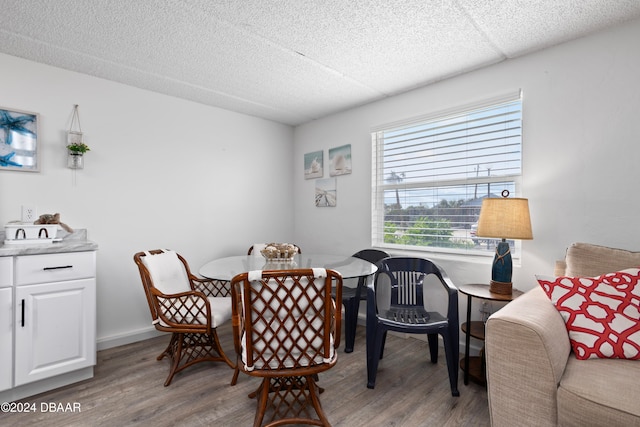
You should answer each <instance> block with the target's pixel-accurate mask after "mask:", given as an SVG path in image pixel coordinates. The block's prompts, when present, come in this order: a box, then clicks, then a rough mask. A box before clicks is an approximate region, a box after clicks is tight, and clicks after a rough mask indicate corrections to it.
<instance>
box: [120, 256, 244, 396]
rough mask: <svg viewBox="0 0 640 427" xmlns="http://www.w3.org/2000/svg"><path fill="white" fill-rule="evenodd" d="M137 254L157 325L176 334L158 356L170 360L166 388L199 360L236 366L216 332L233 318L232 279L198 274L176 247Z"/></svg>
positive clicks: (155, 324)
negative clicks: (203, 276)
mask: <svg viewBox="0 0 640 427" xmlns="http://www.w3.org/2000/svg"><path fill="white" fill-rule="evenodd" d="M133 259H134V261H135V263H136V265H137V266H138V269H139V271H140V278H141V279H142V286H143V287H144V292H145V295H146V297H147V302H148V303H149V309H150V310H151V318H152V323H153V325H154V326H155V328H156V329H157V330H159V331H162V332H170V333H171V340H170V342H169V345H168V346H167V348H166V349H165V350H164V351H163V352H162V353H161V354H160V355H159V356H158V357H157V360H162V359H163V358H164V357H165V356H167V357H168V358H169V359H170V361H171V368H170V370H169V376H168V377H167V380H166V381H165V383H164V385H165V387H166V386H168V385H169V384H171V380H172V379H173V377H174V375H175V374H177V373H178V372H180V371H182V370H183V369H185V368H187V367H189V366H191V365H193V364H195V363H199V362H207V361H211V362H218V361H221V362H225V363H226V364H227V365H229V366H230V367H231V368H234V369H235V368H236V367H235V365H234V363H233V362H232V361H231V360H230V359H229V358H228V357H227V355H226V354H225V353H224V351H223V349H222V346H221V345H220V341H219V339H218V334H217V332H216V328H217V327H218V326H220V325H221V324H223V323H225V322H227V321H228V320H230V319H231V297H230V296H229V294H230V291H229V283H228V282H224V281H218V280H209V279H201V278H198V277H196V276H194V275H193V274H192V273H191V271H190V270H189V265H188V264H187V261H186V260H185V259H184V258H183V257H182V256H180V255H179V254H178V253H176V252H174V251H170V250H164V249H155V250H151V251H146V252H138V253H136V254H135V255H134V256H133ZM236 377H237V375H234V377H233V380H232V382H231V384H232V385H233V384H235V379H236Z"/></svg>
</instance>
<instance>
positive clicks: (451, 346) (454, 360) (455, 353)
mask: <svg viewBox="0 0 640 427" xmlns="http://www.w3.org/2000/svg"><path fill="white" fill-rule="evenodd" d="M447 333H448V331H447ZM442 338H443V341H444V353H445V358H446V359H447V371H449V385H450V386H451V395H452V396H460V392H459V391H458V358H459V357H460V354H459V353H460V352H459V350H458V348H457V346H458V341H457V340H455V341H454V340H452V339H451V337H450V336H448V335H446V334H443V335H442Z"/></svg>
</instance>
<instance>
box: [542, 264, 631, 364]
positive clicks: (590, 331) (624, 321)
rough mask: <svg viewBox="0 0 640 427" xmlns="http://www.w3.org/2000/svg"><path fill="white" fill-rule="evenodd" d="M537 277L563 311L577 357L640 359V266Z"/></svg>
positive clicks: (558, 307)
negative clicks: (583, 274) (591, 274)
mask: <svg viewBox="0 0 640 427" xmlns="http://www.w3.org/2000/svg"><path fill="white" fill-rule="evenodd" d="M536 279H538V283H540V286H542V289H543V290H544V292H545V293H546V294H547V296H548V297H549V299H551V302H553V304H554V305H555V306H556V308H557V309H558V311H559V312H560V314H561V315H562V318H563V319H564V321H565V323H566V325H567V330H568V331H569V340H570V341H571V347H572V348H573V352H574V353H575V355H576V357H577V358H578V359H582V360H584V359H593V358H618V359H640V269H638V268H632V269H628V270H623V271H618V272H615V273H608V274H603V275H602V276H598V277H555V278H553V277H552V278H547V277H543V276H536Z"/></svg>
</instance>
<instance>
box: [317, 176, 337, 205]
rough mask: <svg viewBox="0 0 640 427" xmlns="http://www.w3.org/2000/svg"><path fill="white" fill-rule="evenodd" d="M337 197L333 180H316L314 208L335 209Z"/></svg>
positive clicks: (334, 180)
mask: <svg viewBox="0 0 640 427" xmlns="http://www.w3.org/2000/svg"><path fill="white" fill-rule="evenodd" d="M337 196H338V194H337V190H336V179H335V178H325V179H316V207H319V208H323V207H328V208H334V207H336V203H337Z"/></svg>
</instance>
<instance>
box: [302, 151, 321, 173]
mask: <svg viewBox="0 0 640 427" xmlns="http://www.w3.org/2000/svg"><path fill="white" fill-rule="evenodd" d="M323 171H324V164H323V163H322V151H316V152H313V153H307V154H305V155H304V179H311V178H322V175H323Z"/></svg>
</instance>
